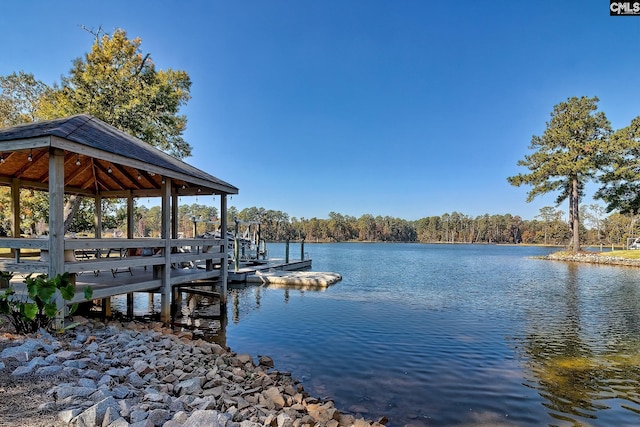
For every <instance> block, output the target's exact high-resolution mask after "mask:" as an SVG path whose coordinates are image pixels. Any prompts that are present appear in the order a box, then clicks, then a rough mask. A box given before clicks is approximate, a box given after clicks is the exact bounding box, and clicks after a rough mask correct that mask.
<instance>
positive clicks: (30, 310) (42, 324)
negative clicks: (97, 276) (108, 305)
mask: <svg viewBox="0 0 640 427" xmlns="http://www.w3.org/2000/svg"><path fill="white" fill-rule="evenodd" d="M24 283H26V285H27V294H26V295H25V294H23V295H18V294H16V292H15V289H13V287H12V286H9V289H7V290H6V291H5V292H4V293H0V314H5V315H7V316H8V318H9V321H10V322H11V324H12V325H13V326H14V328H15V329H16V333H19V334H20V333H32V332H36V331H37V330H38V329H40V328H44V329H48V330H51V329H52V325H53V322H54V320H55V318H56V315H57V314H58V306H57V304H56V303H57V301H58V298H62V299H64V300H65V301H71V300H72V299H73V297H74V295H75V292H76V286H75V284H74V283H73V282H72V280H71V275H70V274H69V273H64V274H59V275H57V276H56V277H54V278H52V279H50V278H49V277H48V276H47V275H46V274H40V275H38V276H35V277H32V275H31V274H30V275H28V276H27V277H26V279H25V281H24ZM92 294H93V290H92V289H91V288H90V287H88V286H87V287H86V288H85V289H84V297H85V299H87V300H89V299H91V296H92ZM77 308H78V304H73V305H72V306H71V308H70V310H69V314H71V313H73V312H74V311H75V310H76V309H77Z"/></svg>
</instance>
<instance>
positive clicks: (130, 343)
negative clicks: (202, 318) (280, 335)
mask: <svg viewBox="0 0 640 427" xmlns="http://www.w3.org/2000/svg"><path fill="white" fill-rule="evenodd" d="M74 322H77V323H79V326H76V327H75V328H73V329H71V330H68V331H66V332H65V333H63V334H61V335H52V334H49V333H48V332H46V331H42V330H41V331H39V332H38V333H37V334H33V335H32V336H22V335H14V334H10V333H4V334H2V335H0V349H2V351H1V352H0V376H2V377H3V378H4V379H3V383H2V384H0V389H2V390H3V394H4V395H5V396H9V395H13V393H10V391H11V387H12V385H13V386H19V385H20V384H22V385H23V386H24V387H26V389H27V390H25V391H26V392H27V393H28V394H29V396H30V398H31V399H32V400H34V401H35V402H36V403H37V408H29V409H31V410H30V411H24V412H25V413H26V412H29V413H33V412H36V415H35V417H34V418H33V420H27V419H25V418H24V417H23V416H20V418H19V420H20V421H19V424H20V425H23V426H25V425H29V426H34V427H35V426H38V427H39V426H59V425H69V426H85V425H86V426H88V425H102V426H107V427H125V426H129V427H143V426H144V427H153V426H161V427H195V426H200V425H214V426H220V427H254V426H272V427H302V426H328V427H339V426H356V427H371V426H373V427H382V426H383V425H384V424H385V423H386V422H387V420H386V418H383V419H380V420H378V422H372V421H368V420H365V418H364V417H361V416H360V415H359V414H357V415H351V414H348V413H346V412H342V411H340V410H338V409H337V408H335V406H334V403H333V401H331V400H325V399H319V398H317V397H313V396H311V395H309V393H307V392H306V391H305V390H304V388H303V386H302V384H300V382H299V381H297V380H296V379H294V378H292V376H291V374H290V373H287V372H280V371H278V370H277V369H275V364H274V362H273V360H272V359H271V358H270V357H268V356H256V357H255V358H254V357H253V356H251V355H248V354H236V353H234V352H233V351H231V350H230V349H228V348H223V347H221V346H219V345H218V344H215V343H210V342H207V341H204V340H201V339H197V340H193V339H192V338H193V337H192V334H191V333H190V332H175V331H173V330H172V329H171V328H166V327H164V326H162V325H161V324H160V323H140V322H123V323H121V322H119V321H108V322H106V323H103V322H101V321H96V320H88V319H86V318H80V317H76V318H74ZM36 384H39V386H36ZM38 390H40V391H42V393H41V394H40V395H38ZM38 402H39V403H38ZM20 403H23V402H15V404H16V405H17V406H14V405H11V402H6V401H5V402H3V405H7V406H6V408H3V409H4V410H3V411H2V415H0V424H2V425H5V422H6V421H7V419H6V418H7V417H11V416H15V415H20V414H19V412H20V410H19V408H20ZM33 409H36V410H35V411H34V410H33ZM16 412H18V414H16ZM17 420H18V419H16V420H9V422H8V423H7V424H6V425H12V421H13V422H15V421H17ZM25 422H26V423H27V424H25Z"/></svg>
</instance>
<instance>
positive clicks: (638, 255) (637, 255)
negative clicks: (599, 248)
mask: <svg viewBox="0 0 640 427" xmlns="http://www.w3.org/2000/svg"><path fill="white" fill-rule="evenodd" d="M598 255H600V256H614V257H618V258H626V259H640V250H625V251H612V252H599V253H598Z"/></svg>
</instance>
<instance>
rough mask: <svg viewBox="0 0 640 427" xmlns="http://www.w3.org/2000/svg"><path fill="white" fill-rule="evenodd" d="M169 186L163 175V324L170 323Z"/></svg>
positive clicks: (161, 310) (167, 324) (161, 276)
mask: <svg viewBox="0 0 640 427" xmlns="http://www.w3.org/2000/svg"><path fill="white" fill-rule="evenodd" d="M171 187H172V185H171V179H170V178H166V177H165V178H164V180H163V184H162V238H163V239H164V253H165V259H166V261H165V264H164V265H163V266H162V267H161V269H160V279H161V285H160V287H161V297H160V321H161V322H162V323H164V324H165V326H169V325H170V324H171V297H172V295H171Z"/></svg>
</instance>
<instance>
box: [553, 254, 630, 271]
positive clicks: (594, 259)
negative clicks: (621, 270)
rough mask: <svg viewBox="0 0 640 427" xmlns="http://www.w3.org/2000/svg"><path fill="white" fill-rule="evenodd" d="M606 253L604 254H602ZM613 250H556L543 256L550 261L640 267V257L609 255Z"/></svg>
mask: <svg viewBox="0 0 640 427" xmlns="http://www.w3.org/2000/svg"><path fill="white" fill-rule="evenodd" d="M603 253H604V254H606V255H602V254H603ZM609 254H611V252H577V253H571V252H562V251H561V252H554V253H552V254H549V255H546V256H543V257H542V259H546V260H550V261H565V262H580V263H589V264H600V265H618V266H623V267H640V259H631V258H624V257H617V256H614V255H609Z"/></svg>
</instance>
